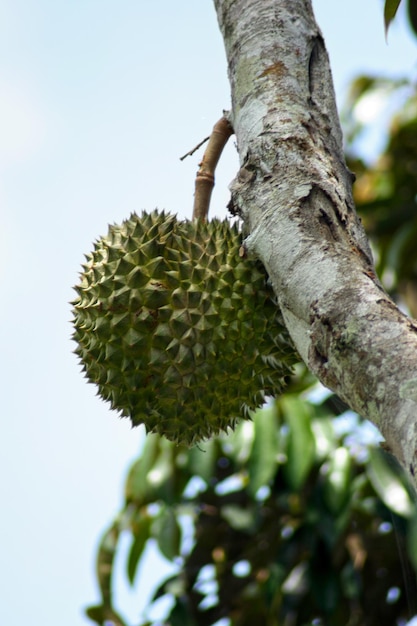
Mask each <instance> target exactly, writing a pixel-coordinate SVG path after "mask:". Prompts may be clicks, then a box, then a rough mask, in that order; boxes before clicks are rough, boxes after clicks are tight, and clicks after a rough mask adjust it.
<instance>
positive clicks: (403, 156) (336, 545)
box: [87, 77, 417, 626]
mask: <svg viewBox="0 0 417 626" xmlns="http://www.w3.org/2000/svg"><path fill="white" fill-rule="evenodd" d="M367 98H368V101H367V106H368V109H369V106H370V105H375V103H376V102H377V101H378V102H379V101H380V99H381V98H382V99H384V98H385V101H387V102H388V101H389V102H391V101H394V103H395V104H396V105H397V112H396V114H395V115H394V117H392V118H391V119H390V120H389V121H388V120H387V123H386V127H385V128H384V127H381V130H380V132H381V133H385V136H386V145H385V147H384V148H383V150H382V153H381V154H380V155H379V156H378V158H375V159H374V160H373V161H372V162H371V163H369V162H368V163H367V162H366V160H365V158H364V157H363V156H362V155H361V152H360V149H358V145H360V141H359V140H360V139H361V136H363V134H364V132H365V125H364V123H363V122H362V121H361V116H360V115H359V111H360V107H362V109H363V105H364V103H365V104H366V99H367ZM371 112H372V109H371ZM345 124H346V138H347V154H348V161H349V165H350V167H351V169H352V170H353V171H354V172H355V173H356V176H357V180H356V183H355V186H354V194H355V200H356V203H357V206H358V210H359V212H360V214H361V216H362V219H363V222H364V225H365V228H366V230H367V232H368V234H369V236H370V238H371V242H372V245H373V249H374V252H375V256H376V262H377V268H378V271H379V274H380V276H381V277H382V280H383V282H384V283H385V286H386V287H387V288H388V290H389V291H390V293H391V295H392V296H393V297H394V298H395V299H396V300H397V301H399V302H401V303H402V304H406V305H407V306H408V308H409V310H410V311H411V312H413V313H414V315H416V313H417V245H416V244H415V241H416V236H417V210H416V208H417V207H416V197H417V93H416V90H415V88H414V86H413V85H409V84H408V83H405V82H404V81H390V80H387V79H381V78H372V77H361V78H359V79H357V81H355V82H354V83H353V85H352V90H351V95H350V100H349V102H348V106H347V113H346V114H345ZM318 389H319V388H318V387H316V386H315V381H314V380H313V379H312V377H311V376H310V375H309V374H308V373H307V372H306V370H305V369H303V368H302V367H301V366H300V367H299V368H298V369H297V372H296V374H294V377H293V378H292V380H290V381H289V386H288V390H287V392H286V393H285V394H284V395H283V396H282V397H281V398H280V399H278V400H275V401H274V402H272V403H271V404H270V405H269V406H268V407H266V408H264V409H262V410H260V411H258V412H257V413H256V414H254V416H253V421H245V422H243V423H241V424H240V425H239V426H238V427H237V429H236V431H235V432H234V433H232V434H230V435H227V436H226V435H224V436H220V437H217V438H214V439H212V440H210V441H208V442H206V443H205V444H203V445H201V446H200V447H195V448H192V449H187V448H183V447H176V446H175V445H174V444H172V443H170V442H168V441H166V440H165V439H163V438H160V437H158V436H156V435H151V436H148V437H147V438H146V441H145V444H144V448H143V450H142V452H141V455H140V456H139V458H138V459H137V460H136V461H135V462H134V463H133V465H132V467H131V468H130V471H129V473H128V476H127V481H126V487H125V502H124V506H123V507H122V510H121V511H120V513H119V515H118V516H117V518H116V519H115V520H114V521H113V522H112V523H111V524H110V526H109V528H108V530H107V531H106V532H105V533H104V535H103V537H102V539H101V542H100V545H99V548H98V553H97V579H98V582H99V587H100V596H101V598H100V603H99V604H98V605H97V606H94V607H90V608H89V609H87V615H88V616H89V617H90V619H91V620H92V621H94V622H95V623H96V624H99V625H101V626H111V625H114V626H127V622H126V621H124V619H123V618H122V617H121V616H120V614H119V613H118V612H117V611H116V609H115V607H114V604H115V603H114V599H113V592H112V591H113V590H112V577H113V575H114V573H115V568H116V558H117V557H118V555H119V553H120V545H121V540H122V539H123V538H124V539H125V540H126V538H128V539H129V542H130V546H129V550H128V553H127V556H126V559H125V562H124V563H122V565H120V560H119V561H118V565H117V567H120V566H121V567H123V568H124V571H125V574H126V581H127V583H129V584H131V585H134V586H135V588H136V586H137V585H138V583H140V579H141V577H143V576H146V566H147V562H146V558H145V551H146V547H147V546H148V545H149V542H152V543H154V544H156V545H157V546H158V549H159V552H160V554H161V556H162V557H163V558H164V559H166V560H168V561H170V562H172V563H173V564H174V565H175V573H174V574H173V575H170V577H169V578H168V579H167V580H163V581H162V582H161V584H160V585H159V587H158V589H157V590H156V591H155V593H154V596H153V599H152V601H151V603H150V607H149V608H152V606H155V604H156V603H158V601H159V599H161V598H163V597H166V598H170V600H171V602H170V608H169V609H168V615H167V616H166V618H165V619H164V620H162V621H161V620H159V621H155V620H154V621H152V619H151V618H150V617H149V615H150V612H149V613H147V615H148V617H144V618H143V619H142V620H141V617H140V615H139V614H138V616H137V620H135V622H134V624H129V626H157V624H158V625H159V626H161V625H170V626H211V625H214V624H215V623H216V622H218V621H219V620H221V619H222V618H225V619H226V622H225V623H227V624H230V625H231V626H249V625H250V626H252V625H253V624H260V625H264V626H375V624H378V626H393V625H397V626H400V625H402V626H404V625H405V623H406V621H407V620H408V619H410V618H411V617H412V616H413V615H415V614H417V586H416V570H417V511H416V505H415V501H414V497H415V496H414V494H413V492H412V490H411V489H410V488H409V486H408V484H407V482H406V479H405V478H404V476H403V474H402V472H401V470H400V469H399V468H398V466H397V464H396V462H395V461H394V459H393V458H392V457H391V456H389V454H388V453H386V452H384V449H383V447H380V446H379V444H378V442H377V440H376V437H375V435H374V436H373V437H372V438H371V441H369V438H368V437H367V436H366V433H367V432H368V430H369V427H368V426H367V423H366V422H362V421H361V420H360V419H359V418H358V417H357V416H354V415H353V414H352V413H350V412H346V408H347V407H346V406H344V405H343V404H342V403H341V402H340V400H338V398H336V397H335V396H334V395H331V394H328V395H327V396H326V395H325V393H324V392H323V390H321V392H320V394H319V395H317V390H318ZM317 397H319V400H317Z"/></svg>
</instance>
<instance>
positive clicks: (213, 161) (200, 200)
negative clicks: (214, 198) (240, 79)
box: [193, 113, 233, 221]
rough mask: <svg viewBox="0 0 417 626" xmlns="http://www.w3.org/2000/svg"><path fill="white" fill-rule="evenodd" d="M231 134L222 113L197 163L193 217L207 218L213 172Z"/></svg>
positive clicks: (231, 131) (230, 126)
mask: <svg viewBox="0 0 417 626" xmlns="http://www.w3.org/2000/svg"><path fill="white" fill-rule="evenodd" d="M231 135H233V128H232V125H231V124H230V122H229V120H228V119H227V117H226V113H225V115H223V116H222V117H221V118H220V119H219V121H218V122H216V124H215V125H214V126H213V130H212V132H211V135H210V138H209V142H208V144H207V148H206V151H205V153H204V156H203V158H202V160H201V163H200V164H199V166H200V169H199V170H198V172H197V176H196V180H195V193H194V208H193V219H201V220H203V221H206V220H207V216H208V212H209V207H210V199H211V192H212V191H213V187H214V172H215V170H216V166H217V163H218V162H219V159H220V155H221V153H222V152H223V148H224V147H225V145H226V143H227V140H228V139H229V137H230V136H231Z"/></svg>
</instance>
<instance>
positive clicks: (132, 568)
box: [127, 515, 151, 585]
mask: <svg viewBox="0 0 417 626" xmlns="http://www.w3.org/2000/svg"><path fill="white" fill-rule="evenodd" d="M150 527H151V518H150V517H149V516H148V515H141V516H140V518H139V519H138V520H137V522H136V523H135V531H134V536H133V541H132V544H131V546H130V551H129V556H128V561H127V576H128V579H129V582H130V584H131V585H133V582H134V580H135V575H136V570H137V566H138V563H139V560H140V557H141V556H142V553H143V550H144V547H145V545H146V542H147V541H148V539H149V531H150Z"/></svg>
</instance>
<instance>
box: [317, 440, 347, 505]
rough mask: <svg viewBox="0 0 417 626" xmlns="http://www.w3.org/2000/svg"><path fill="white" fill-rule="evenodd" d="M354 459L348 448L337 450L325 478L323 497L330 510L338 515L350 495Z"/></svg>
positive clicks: (332, 456)
mask: <svg viewBox="0 0 417 626" xmlns="http://www.w3.org/2000/svg"><path fill="white" fill-rule="evenodd" d="M351 475H352V459H351V456H350V452H349V450H348V449H347V448H343V447H341V448H337V450H335V451H334V452H333V453H332V455H331V457H330V460H329V463H328V469H327V472H326V474H325V477H324V486H323V497H324V501H325V503H326V504H327V506H328V508H329V510H330V511H331V512H332V513H334V514H336V513H339V512H340V511H341V510H342V509H343V507H344V506H345V504H346V502H347V500H348V498H349V495H350V484H351Z"/></svg>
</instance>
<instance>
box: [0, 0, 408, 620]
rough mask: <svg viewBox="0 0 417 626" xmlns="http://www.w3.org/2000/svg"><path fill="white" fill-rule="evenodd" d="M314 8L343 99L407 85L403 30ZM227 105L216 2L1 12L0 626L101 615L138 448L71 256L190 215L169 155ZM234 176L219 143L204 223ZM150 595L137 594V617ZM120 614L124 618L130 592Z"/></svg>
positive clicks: (49, 5)
mask: <svg viewBox="0 0 417 626" xmlns="http://www.w3.org/2000/svg"><path fill="white" fill-rule="evenodd" d="M314 6H315V8H316V15H317V18H318V21H319V23H320V25H321V27H322V30H323V33H324V36H325V39H326V41H327V44H328V48H329V53H330V57H331V61H332V67H333V74H334V78H335V83H336V88H337V94H338V98H339V100H340V99H341V98H342V93H343V90H344V89H345V88H346V86H347V84H348V81H349V79H350V78H352V77H353V76H354V75H355V74H356V73H358V72H364V71H370V72H386V73H389V74H395V75H401V74H406V75H412V76H415V70H416V51H417V47H416V44H415V42H414V40H412V38H411V37H410V36H409V34H408V32H407V30H406V28H405V26H404V20H403V18H402V17H401V16H400V20H399V22H398V23H396V24H394V25H393V27H392V30H391V33H390V37H389V45H388V46H387V45H386V42H385V38H384V32H383V26H382V1H381V0H366V1H364V0H361V1H360V0H350V2H342V1H340V0H339V1H335V0H315V2H314ZM228 106H229V89H228V83H227V75H226V68H225V60H224V53H223V47H222V41H221V39H220V35H219V33H218V29H217V23H216V19H215V15H214V10H213V8H212V3H211V1H210V0H177V1H176V2H174V1H173V0H155V1H150V0H149V1H147V2H146V1H144V0H121V1H118V2H116V1H115V0H70V1H68V0H67V1H66V2H64V1H63V0H0V206H1V209H0V210H1V217H2V228H1V230H0V242H1V246H0V284H1V292H2V295H3V298H2V300H3V304H2V307H1V309H0V319H1V324H0V329H1V330H0V332H1V345H2V364H1V380H2V403H1V430H2V433H1V440H0V441H1V442H0V446H1V451H0V463H1V472H0V477H1V478H0V502H1V506H2V515H1V517H0V536H1V537H2V543H3V545H2V548H1V567H0V615H1V622H2V623H4V624H7V626H22V624H34V625H36V626H38V625H39V626H40V625H42V626H56V625H57V624H59V625H60V626H86V624H87V623H89V622H88V621H87V620H86V618H84V616H83V614H82V607H83V606H84V605H86V604H89V603H93V602H95V601H96V600H97V595H96V590H95V581H94V579H93V566H94V551H95V546H96V541H97V538H98V535H99V533H100V532H101V530H102V529H103V528H104V527H105V526H106V525H107V523H108V521H109V520H110V518H111V516H112V515H113V514H114V513H115V512H116V511H117V509H118V507H119V505H120V503H121V500H122V486H123V481H124V477H125V472H126V469H127V467H128V465H129V463H130V462H131V460H132V459H133V458H134V456H135V454H136V452H137V450H138V448H139V443H140V438H141V431H140V430H135V431H132V430H131V429H130V427H129V423H128V421H127V420H125V421H120V420H119V419H118V418H117V417H116V415H115V414H113V413H111V412H110V411H109V410H108V409H107V407H106V406H105V405H104V404H103V403H102V402H101V401H100V400H99V399H98V398H97V397H96V396H95V390H94V388H93V387H92V386H91V385H87V384H86V382H85V379H83V377H82V375H81V374H80V372H79V367H78V364H77V361H76V359H75V357H74V355H73V354H72V349H73V345H72V344H71V341H70V339H69V337H70V334H71V326H70V323H69V320H70V317H71V314H70V306H69V304H68V302H69V301H70V300H71V298H72V297H73V295H74V294H73V292H72V289H71V286H72V285H73V284H74V283H75V282H76V281H77V273H78V271H79V269H80V264H81V263H82V261H83V254H84V253H85V252H88V251H89V250H90V249H91V247H92V241H93V240H94V239H96V238H97V237H99V236H100V235H102V234H104V233H105V232H106V230H107V224H108V223H109V222H120V221H121V220H123V219H124V218H126V217H127V216H128V215H129V214H130V212H131V211H134V210H140V209H142V208H147V209H153V208H154V207H155V206H158V207H160V208H166V209H168V210H171V211H173V212H179V213H180V214H182V215H183V216H189V215H190V211H191V205H192V194H193V184H194V183H193V177H194V174H195V171H196V168H197V163H198V158H199V155H196V156H195V157H193V158H190V159H187V160H186V161H185V162H180V161H179V157H180V156H181V155H182V154H184V153H185V152H186V151H187V150H189V149H190V148H192V147H193V146H194V145H195V144H196V143H197V142H198V141H199V140H200V139H202V138H203V137H205V136H206V135H207V134H208V133H209V131H210V129H211V127H212V125H213V124H214V122H215V121H216V120H217V119H218V118H219V117H220V115H221V111H222V109H224V108H227V107H228ZM236 164H237V158H236V156H235V154H234V150H233V142H231V144H230V146H229V147H228V149H227V152H226V155H225V157H224V159H223V161H222V162H221V164H220V166H219V173H218V176H217V185H216V190H215V194H214V201H213V204H214V208H213V213H216V214H218V215H223V214H224V207H225V205H226V203H227V201H228V191H227V184H228V183H229V182H230V180H231V178H232V177H233V175H234V171H235V169H236ZM154 567H156V566H152V567H151V569H152V568H154ZM158 568H159V565H158ZM156 575H157V572H154V571H149V572H147V573H146V577H145V578H146V580H148V579H152V577H153V576H156ZM119 579H120V580H119V583H120V582H121V581H122V575H120V576H119ZM145 582H146V581H145V580H142V584H143V585H145ZM138 593H139V592H138V591H136V594H138ZM147 593H148V590H147V587H146V586H142V587H141V592H140V593H139V595H140V596H141V604H143V600H144V598H145V597H146V594H147ZM136 597H138V596H136ZM126 602H127V603H128V614H129V615H130V616H131V617H132V619H133V618H134V616H135V603H134V602H133V601H132V596H131V595H130V596H129V597H126ZM138 606H139V604H138ZM121 607H123V602H122V603H121ZM136 621H139V620H138V619H136Z"/></svg>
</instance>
